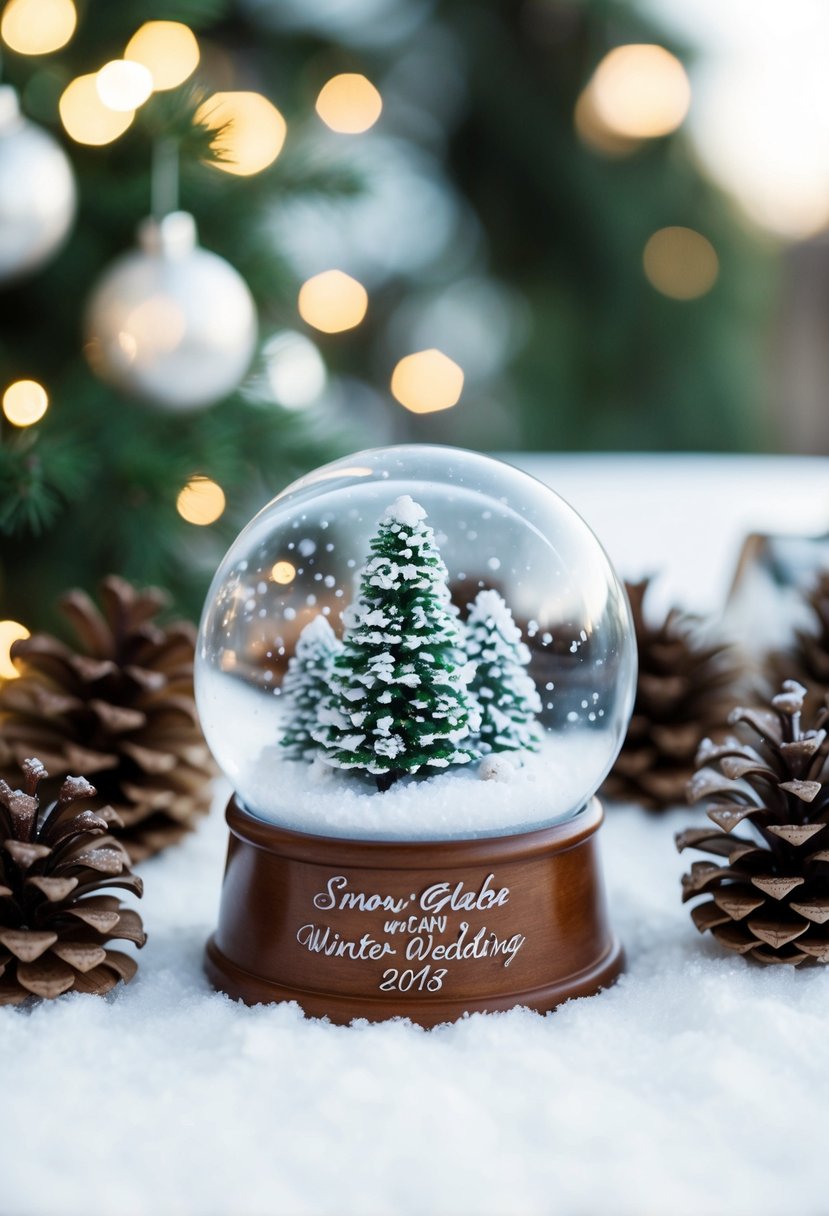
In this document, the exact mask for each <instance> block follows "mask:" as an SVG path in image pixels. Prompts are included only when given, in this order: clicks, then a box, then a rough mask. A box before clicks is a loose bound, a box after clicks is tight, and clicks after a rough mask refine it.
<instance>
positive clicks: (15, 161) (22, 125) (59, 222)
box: [0, 84, 76, 283]
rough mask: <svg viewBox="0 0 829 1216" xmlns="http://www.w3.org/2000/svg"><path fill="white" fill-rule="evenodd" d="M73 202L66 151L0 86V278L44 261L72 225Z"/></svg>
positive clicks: (1, 280) (2, 280)
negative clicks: (27, 116) (21, 110)
mask: <svg viewBox="0 0 829 1216" xmlns="http://www.w3.org/2000/svg"><path fill="white" fill-rule="evenodd" d="M75 203H76V194H75V178H74V176H73V174H72V166H71V165H70V163H69V158H68V157H67V155H66V153H65V152H64V151H63V149H62V148H61V146H60V144H59V143H58V142H57V140H55V139H53V138H52V136H51V135H50V134H49V133H48V131H44V130H43V128H42V127H38V126H36V124H35V123H33V122H29V120H28V119H27V118H24V117H23V115H22V114H21V113H20V106H19V104H18V100H17V94H16V93H15V91H14V89H13V88H12V87H11V85H7V84H6V85H0V283H6V282H8V281H9V280H11V279H16V278H18V277H19V276H21V275H25V274H27V273H29V272H31V271H33V270H36V269H37V268H38V267H39V266H41V265H42V264H43V263H44V262H46V261H48V259H49V258H50V257H51V256H52V254H53V253H55V252H56V251H57V249H58V248H59V246H60V245H61V244H62V243H63V241H64V239H65V237H66V235H67V233H68V232H69V229H70V228H71V226H72V221H73V219H74V218H75Z"/></svg>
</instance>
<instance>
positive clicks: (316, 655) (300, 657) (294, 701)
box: [281, 616, 342, 760]
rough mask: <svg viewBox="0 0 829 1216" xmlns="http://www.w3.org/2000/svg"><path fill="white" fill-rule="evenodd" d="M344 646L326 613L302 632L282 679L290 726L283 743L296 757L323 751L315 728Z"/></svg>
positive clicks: (284, 705) (302, 757) (309, 623)
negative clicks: (313, 733)
mask: <svg viewBox="0 0 829 1216" xmlns="http://www.w3.org/2000/svg"><path fill="white" fill-rule="evenodd" d="M341 650H342V642H340V640H339V638H338V637H337V635H336V634H335V633H334V630H333V629H332V628H331V626H330V625H329V624H328V621H327V620H326V618H325V617H324V616H316V617H314V619H313V620H312V621H309V622H308V624H307V625H306V626H305V628H304V629H303V630H302V633H301V634H300V635H299V638H298V640H297V644H296V651H295V653H294V655H293V657H292V658H291V660H290V662H289V663H288V670H287V672H286V673H285V679H284V680H283V681H282V697H283V712H284V715H285V719H286V721H287V723H288V728H287V730H286V731H285V734H284V735H283V736H282V740H281V743H282V746H283V747H284V748H286V749H287V751H288V755H289V757H290V759H292V760H312V759H313V758H314V756H315V755H316V753H317V752H318V751H319V748H320V745H319V744H318V743H317V742H316V741H315V740H314V738H313V736H312V734H311V731H312V730H313V729H314V728H315V727H316V725H317V722H318V718H319V712H320V706H321V705H323V704H324V703H325V702H326V701H327V699H328V697H329V696H330V685H331V673H332V670H333V667H334V660H335V658H336V657H337V655H338V654H339V652H340V651H341Z"/></svg>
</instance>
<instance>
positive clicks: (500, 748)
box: [466, 591, 541, 753]
mask: <svg viewBox="0 0 829 1216" xmlns="http://www.w3.org/2000/svg"><path fill="white" fill-rule="evenodd" d="M466 631H467V636H466V652H467V654H468V656H469V659H470V661H471V662H472V663H474V664H475V676H474V678H473V680H472V685H471V691H472V692H473V694H474V695H475V697H476V698H477V701H478V704H479V705H480V709H481V726H480V731H479V739H480V749H481V751H482V752H484V753H487V752H511V751H538V747H539V744H540V742H541V731H540V728H539V726H538V723H537V722H536V720H535V715H536V714H537V713H539V712H540V710H541V698H540V697H539V695H538V691H537V690H536V687H535V684H534V683H533V681H532V679H531V678H530V676H529V675H528V674H527V671H526V667H527V664H528V663H529V661H530V652H529V650H528V649H527V646H526V645H525V644H524V642H522V641H521V630H520V629H519V628H518V626H517V625H516V623H515V621H514V620H513V618H512V613H511V612H510V610H509V608H508V607H507V605H506V604H505V602H504V600H503V599H502V598H501V596H500V595H499V594H498V592H497V591H480V592H479V593H478V595H477V596H476V598H475V602H474V603H473V604H472V605H471V606H470V612H469V617H468V619H467V622H466Z"/></svg>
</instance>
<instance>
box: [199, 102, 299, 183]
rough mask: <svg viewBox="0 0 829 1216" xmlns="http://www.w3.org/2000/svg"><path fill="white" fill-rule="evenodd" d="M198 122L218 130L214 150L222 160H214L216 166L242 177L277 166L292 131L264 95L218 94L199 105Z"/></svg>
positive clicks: (212, 162) (213, 145) (213, 144)
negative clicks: (275, 164)
mask: <svg viewBox="0 0 829 1216" xmlns="http://www.w3.org/2000/svg"><path fill="white" fill-rule="evenodd" d="M196 121H197V122H205V123H207V125H208V126H209V127H212V128H216V130H217V134H216V137H215V139H214V140H213V143H212V145H211V147H212V148H213V149H214V151H215V152H217V153H218V154H219V155H220V156H221V158H222V159H221V160H219V161H211V164H212V165H213V167H214V168H216V169H222V170H223V171H224V172H225V173H236V174H238V175H239V176H240V177H249V176H250V175H251V174H252V173H260V172H261V171H262V170H263V169H267V167H268V165H271V164H273V162H274V161H275V160H276V158H277V156H279V153H280V152H281V151H282V145H283V144H284V143H285V135H286V132H287V130H288V128H287V126H286V124H285V119H284V118H283V117H282V115H281V114H280V113H279V110H277V108H276V106H275V105H273V104H272V103H271V102H270V101H268V99H267V97H263V96H262V94H261V93H214V94H213V96H212V97H208V99H207V101H205V102H202V104H201V105H200V106H199V108H198V110H197V111H196ZM219 128H221V130H220V129H219Z"/></svg>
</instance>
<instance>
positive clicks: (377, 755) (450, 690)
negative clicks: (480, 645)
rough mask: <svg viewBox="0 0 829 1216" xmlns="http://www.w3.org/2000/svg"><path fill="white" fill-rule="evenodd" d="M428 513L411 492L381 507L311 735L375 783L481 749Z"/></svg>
mask: <svg viewBox="0 0 829 1216" xmlns="http://www.w3.org/2000/svg"><path fill="white" fill-rule="evenodd" d="M425 519H426V512H425V511H424V510H423V508H422V507H421V506H420V505H419V504H418V503H416V502H414V501H413V500H412V499H411V498H410V497H409V495H403V496H402V497H401V498H398V499H397V501H396V502H394V503H392V505H391V506H390V507H388V508H387V510H386V512H385V514H384V515H383V518H382V520H381V522H380V527H379V529H378V532H377V535H376V536H375V537H374V539H373V540H372V542H371V552H372V556H371V557H370V558H369V560H368V562H367V563H366V565H365V567H364V568H363V570H362V571H361V575H360V594H359V597H358V599H357V600H356V601H355V603H354V604H352V605H351V607H350V608H349V609H347V610H346V612H345V613H344V614H343V620H344V623H345V634H344V637H343V650H342V653H341V654H340V655H339V656H338V657H337V659H336V661H335V664H334V674H333V679H332V690H333V696H332V700H331V703H330V704H329V705H327V706H326V707H324V708H323V710H322V713H321V725H320V726H319V728H318V729H317V731H316V732H315V735H314V737H315V738H316V739H317V740H318V741H319V742H320V743H322V744H323V745H324V747H325V753H324V758H325V759H326V760H327V761H328V763H330V764H332V765H335V766H336V767H339V768H346V769H358V770H363V771H364V772H367V773H372V774H373V775H374V776H376V778H377V787H378V789H380V790H386V789H388V788H389V786H391V785H392V784H393V783H394V782H395V781H396V780H397V779H398V778H400V777H402V776H403V775H404V774H406V773H416V772H417V771H418V770H419V769H421V768H432V769H445V768H447V767H448V766H449V765H452V764H466V763H468V762H469V761H470V760H474V759H476V758H477V753H476V751H475V749H474V748H473V747H472V746H471V735H472V734H473V733H474V732H475V731H476V730H477V726H478V721H477V712H476V709H475V706H474V702H473V700H472V698H471V697H470V695H469V692H468V690H467V687H466V683H465V669H464V667H463V666H461V665H459V663H458V655H459V652H460V649H461V639H460V633H459V627H458V621H457V619H456V616H455V610H454V609H453V607H452V605H451V603H450V601H449V592H448V584H447V579H448V575H447V570H446V567H445V565H444V564H443V561H442V559H441V556H440V554H439V552H438V550H437V547H436V545H435V538H434V533H433V531H432V529H431V528H430V527H429V525H428V524H427V523H425Z"/></svg>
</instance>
